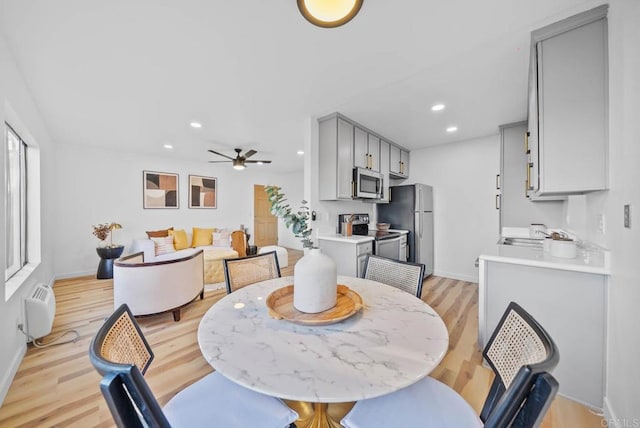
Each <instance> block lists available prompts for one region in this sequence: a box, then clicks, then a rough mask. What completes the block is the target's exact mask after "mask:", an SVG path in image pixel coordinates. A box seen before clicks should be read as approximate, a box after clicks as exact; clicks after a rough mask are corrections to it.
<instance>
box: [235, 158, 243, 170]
mask: <svg viewBox="0 0 640 428" xmlns="http://www.w3.org/2000/svg"><path fill="white" fill-rule="evenodd" d="M233 169H237V170H238V171H240V170H243V169H244V162H243V161H242V159H234V160H233Z"/></svg>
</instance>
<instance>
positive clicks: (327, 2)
mask: <svg viewBox="0 0 640 428" xmlns="http://www.w3.org/2000/svg"><path fill="white" fill-rule="evenodd" d="M363 1H364V0H298V9H300V13H301V14H302V16H304V17H305V19H306V20H307V21H309V22H310V23H312V24H313V25H317V26H318V27H324V28H334V27H339V26H341V25H344V24H346V23H347V22H349V21H351V20H352V19H353V18H354V17H355V16H356V15H357V14H358V12H359V11H360V8H361V7H362V3H363Z"/></svg>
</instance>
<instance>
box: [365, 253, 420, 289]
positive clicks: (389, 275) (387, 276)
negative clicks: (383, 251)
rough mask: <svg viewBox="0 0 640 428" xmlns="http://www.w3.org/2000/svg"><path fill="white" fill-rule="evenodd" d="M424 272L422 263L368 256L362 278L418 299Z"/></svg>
mask: <svg viewBox="0 0 640 428" xmlns="http://www.w3.org/2000/svg"><path fill="white" fill-rule="evenodd" d="M424 270H425V266H424V264H422V263H411V262H402V261H400V260H393V259H388V258H386V257H380V256H374V255H368V256H367V260H366V262H365V266H364V271H363V272H362V277H363V278H365V279H371V280H373V281H377V282H381V283H383V284H387V285H391V286H392V287H396V288H399V289H400V290H404V291H406V292H407V293H411V294H413V295H414V296H416V297H417V298H418V299H419V298H420V297H421V295H422V279H423V277H424Z"/></svg>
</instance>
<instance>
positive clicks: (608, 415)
mask: <svg viewBox="0 0 640 428" xmlns="http://www.w3.org/2000/svg"><path fill="white" fill-rule="evenodd" d="M603 417H604V420H605V422H606V423H607V427H609V428H622V426H621V425H620V420H619V419H618V418H617V417H616V414H615V412H614V411H613V407H611V403H610V402H609V397H604V416H603ZM629 426H633V425H629Z"/></svg>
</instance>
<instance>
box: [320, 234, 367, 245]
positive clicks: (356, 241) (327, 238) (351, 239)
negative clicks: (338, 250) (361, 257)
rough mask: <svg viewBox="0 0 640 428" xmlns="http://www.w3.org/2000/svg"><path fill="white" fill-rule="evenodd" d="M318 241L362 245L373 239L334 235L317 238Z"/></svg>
mask: <svg viewBox="0 0 640 428" xmlns="http://www.w3.org/2000/svg"><path fill="white" fill-rule="evenodd" d="M318 239H324V240H325V241H338V242H347V243H351V244H362V243H363V242H367V241H373V237H372V236H367V235H351V236H344V235H339V234H334V235H323V236H318Z"/></svg>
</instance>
